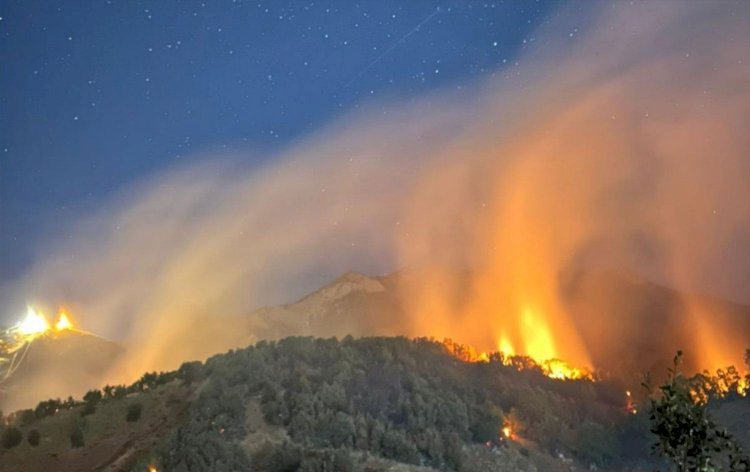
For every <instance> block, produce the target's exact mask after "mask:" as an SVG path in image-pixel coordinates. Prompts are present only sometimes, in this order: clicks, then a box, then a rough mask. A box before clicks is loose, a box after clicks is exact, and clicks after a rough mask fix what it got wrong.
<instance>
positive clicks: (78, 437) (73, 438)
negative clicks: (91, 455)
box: [70, 423, 85, 449]
mask: <svg viewBox="0 0 750 472" xmlns="http://www.w3.org/2000/svg"><path fill="white" fill-rule="evenodd" d="M84 445H85V443H84V441H83V431H82V430H81V427H80V426H79V425H78V423H76V424H75V425H74V426H73V431H71V433H70V447H72V448H73V449H75V448H79V447H83V446H84Z"/></svg>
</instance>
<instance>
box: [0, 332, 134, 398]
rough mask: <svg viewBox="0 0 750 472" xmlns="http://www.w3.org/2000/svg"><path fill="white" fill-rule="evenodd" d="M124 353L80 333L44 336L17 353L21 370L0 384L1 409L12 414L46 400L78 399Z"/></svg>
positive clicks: (90, 335) (95, 384) (94, 385)
mask: <svg viewBox="0 0 750 472" xmlns="http://www.w3.org/2000/svg"><path fill="white" fill-rule="evenodd" d="M24 349H25V348H24ZM124 352H125V350H124V349H123V348H122V347H121V346H120V345H118V344H116V343H114V342H111V341H107V340H106V339H102V338H100V337H97V336H94V335H92V334H88V333H84V332H80V331H74V330H69V331H62V332H50V333H47V334H45V335H43V336H41V337H39V338H37V339H35V340H34V341H32V342H31V343H30V344H29V345H28V349H27V350H26V351H25V352H24V351H23V350H22V351H20V352H19V356H20V355H23V360H22V362H21V365H20V367H19V368H18V369H17V370H16V371H15V373H14V374H13V375H12V376H11V377H9V378H8V380H7V381H6V382H5V383H3V384H2V385H0V409H2V410H4V411H11V410H13V409H16V408H20V407H28V406H31V405H35V404H36V403H37V402H39V401H41V400H46V399H48V398H57V397H63V398H64V397H67V396H68V395H73V396H80V395H82V394H83V393H85V391H86V390H87V389H89V388H92V387H96V386H100V385H99V384H100V381H101V378H102V377H103V375H104V374H105V373H106V372H107V371H108V369H109V368H110V367H112V365H113V364H114V363H115V361H117V360H118V359H119V358H120V357H121V356H122V355H123V354H124Z"/></svg>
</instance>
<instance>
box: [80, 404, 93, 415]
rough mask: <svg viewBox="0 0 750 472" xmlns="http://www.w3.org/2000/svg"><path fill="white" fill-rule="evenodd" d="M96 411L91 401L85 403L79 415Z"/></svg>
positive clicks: (91, 413)
mask: <svg viewBox="0 0 750 472" xmlns="http://www.w3.org/2000/svg"><path fill="white" fill-rule="evenodd" d="M94 413H96V406H95V405H94V404H93V403H86V404H85V405H84V406H83V410H81V416H88V415H93V414H94Z"/></svg>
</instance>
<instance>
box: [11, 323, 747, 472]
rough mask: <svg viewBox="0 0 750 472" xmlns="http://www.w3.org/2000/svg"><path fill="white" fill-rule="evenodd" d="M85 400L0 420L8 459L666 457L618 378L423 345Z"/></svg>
mask: <svg viewBox="0 0 750 472" xmlns="http://www.w3.org/2000/svg"><path fill="white" fill-rule="evenodd" d="M85 400H86V401H85V402H83V403H78V404H76V405H73V404H65V403H56V402H51V403H43V404H40V405H39V406H38V407H37V408H36V410H29V411H25V412H18V413H16V414H14V415H12V416H11V417H7V418H5V422H6V423H9V424H8V426H7V427H6V428H5V431H4V432H3V435H2V439H3V442H4V443H6V442H7V440H8V438H9V436H14V435H15V436H19V437H18V438H15V440H16V442H20V443H19V444H17V445H9V444H4V447H3V448H2V449H0V451H2V452H0V470H1V471H3V472H5V471H8V472H9V471H19V472H20V471H24V472H34V471H50V470H55V471H66V470H70V471H73V470H77V471H78V470H113V471H114V470H138V471H146V470H148V467H149V465H153V466H155V467H156V468H157V470H167V471H239V470H250V471H295V470H300V471H380V470H383V471H385V470H392V471H404V472H406V471H429V470H446V471H454V470H458V471H478V470H499V471H505V470H507V471H517V470H529V471H531V470H537V471H555V470H560V471H563V470H572V469H574V468H575V469H577V470H581V469H585V468H588V467H591V466H592V465H595V466H596V467H598V468H599V470H653V469H654V468H655V467H657V466H658V464H657V463H655V462H654V460H653V459H652V457H651V456H650V454H649V443H650V442H651V441H652V438H651V437H650V436H649V433H648V432H647V418H646V416H645V415H644V414H643V413H639V414H632V413H630V412H628V411H627V409H626V407H625V406H626V404H625V395H624V392H622V391H620V390H619V389H618V388H617V387H615V386H614V385H613V384H611V383H608V382H606V381H602V382H592V381H588V380H576V381H560V380H553V379H550V378H548V377H545V376H544V375H542V374H541V372H540V371H538V370H537V369H535V368H533V367H531V368H528V369H525V370H522V371H519V370H517V369H516V368H514V367H510V366H506V365H504V364H503V363H501V362H499V361H497V360H496V361H492V362H489V363H473V364H472V363H466V362H463V361H460V360H457V359H456V358H455V357H453V356H451V355H450V354H448V353H447V352H446V350H445V348H444V347H443V345H442V344H440V343H436V342H433V341H428V340H415V341H410V340H407V339H404V338H362V339H353V338H350V337H347V338H345V339H344V340H342V341H337V340H335V339H313V338H287V339H283V340H280V341H278V342H260V343H258V344H256V345H255V346H250V347H248V348H245V349H241V350H237V351H230V352H228V353H226V354H222V355H217V356H214V357H212V358H210V359H209V360H208V361H207V362H206V363H205V364H201V363H198V362H196V363H189V364H185V365H183V366H182V367H181V368H180V369H179V370H178V371H175V372H170V373H165V374H158V375H157V374H149V375H146V376H144V377H143V378H142V379H141V380H139V381H138V382H136V383H135V384H133V385H131V386H130V387H116V388H115V387H107V388H105V389H104V390H103V391H102V392H99V391H96V392H91V393H90V394H88V395H87V396H86V397H85ZM732 408H735V409H736V411H737V412H740V413H734V414H733V416H736V415H737V414H747V411H748V410H750V403H749V401H748V399H747V398H739V399H736V400H734V401H733V403H732ZM742 412H744V413H742ZM503 428H509V429H507V430H505V432H506V433H507V437H506V436H505V435H504V434H503ZM8 429H13V430H14V431H13V433H14V434H9V432H8ZM33 431H36V433H34V432H33ZM17 432H20V435H19V434H17ZM37 435H38V437H36V436H37ZM35 437H36V438H35ZM11 439H14V438H11ZM34 439H38V441H35V440H34ZM11 442H13V441H11ZM32 443H37V444H36V445H33V444H32Z"/></svg>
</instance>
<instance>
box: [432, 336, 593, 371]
mask: <svg viewBox="0 0 750 472" xmlns="http://www.w3.org/2000/svg"><path fill="white" fill-rule="evenodd" d="M442 345H443V347H444V348H445V349H446V350H447V351H448V352H449V353H450V354H451V355H452V356H454V357H456V358H458V359H461V360H462V361H464V362H489V361H490V360H493V359H497V360H499V361H500V362H502V363H503V364H504V365H507V366H512V367H515V368H516V369H518V370H523V369H526V368H528V367H529V366H530V365H533V366H536V367H538V368H539V369H541V371H542V373H543V374H544V375H546V376H547V377H550V378H552V379H559V380H565V379H571V380H576V379H589V380H593V379H594V376H593V374H592V372H591V370H589V369H587V368H584V367H573V366H571V365H570V364H568V363H567V362H565V361H562V360H560V359H554V358H553V359H543V360H538V359H536V358H534V357H533V356H522V355H515V354H513V352H514V351H513V349H512V346H511V347H510V349H507V346H506V349H507V350H503V349H500V350H498V351H497V352H495V353H486V352H477V350H476V349H474V348H473V347H471V346H466V345H463V344H459V343H457V342H454V341H453V340H451V339H444V340H443V342H442ZM500 346H501V347H502V346H503V342H502V341H501V342H500ZM529 359H530V360H531V361H532V362H531V363H529V362H528V361H529Z"/></svg>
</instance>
